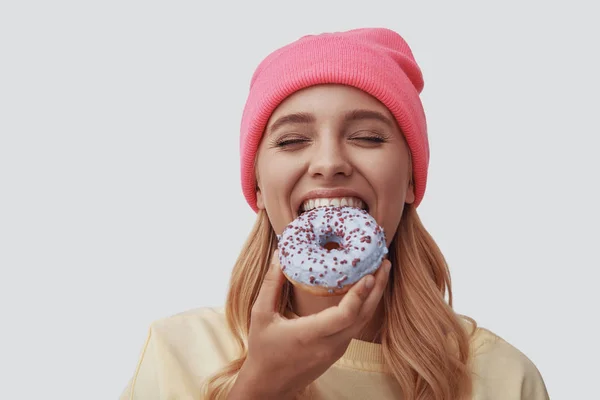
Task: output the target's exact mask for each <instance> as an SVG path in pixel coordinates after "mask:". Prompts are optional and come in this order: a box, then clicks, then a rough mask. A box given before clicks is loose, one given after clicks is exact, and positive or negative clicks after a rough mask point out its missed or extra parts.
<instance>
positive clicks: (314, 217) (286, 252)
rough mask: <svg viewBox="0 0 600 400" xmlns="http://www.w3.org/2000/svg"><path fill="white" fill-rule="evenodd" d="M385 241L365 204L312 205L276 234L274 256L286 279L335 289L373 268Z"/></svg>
mask: <svg viewBox="0 0 600 400" xmlns="http://www.w3.org/2000/svg"><path fill="white" fill-rule="evenodd" d="M385 243H386V241H385V234H384V231H383V228H381V227H380V226H379V225H378V224H377V222H376V221H375V219H374V218H373V217H372V216H371V215H370V214H369V213H367V212H366V211H365V210H362V209H360V208H354V207H347V206H343V207H333V206H328V207H317V208H314V209H312V210H310V211H307V212H305V213H304V214H302V215H300V216H299V217H298V218H296V219H295V220H294V221H292V222H291V223H290V224H289V225H288V226H287V227H286V228H285V229H284V231H283V233H282V234H281V235H279V236H278V248H279V261H280V264H281V266H282V270H283V271H284V274H285V275H286V276H287V277H288V279H291V280H294V281H297V282H299V283H302V284H306V285H310V286H320V287H323V288H325V289H332V288H338V289H340V288H342V287H343V286H345V285H350V284H353V283H355V282H357V281H358V280H359V279H360V278H362V277H363V276H364V275H366V274H370V273H373V272H375V270H377V268H378V267H379V265H380V264H381V261H382V259H383V258H384V256H385V255H386V254H387V253H388V249H387V247H386V246H385ZM328 266H330V267H331V271H332V272H334V274H329V275H328V274H327V269H328ZM330 292H331V290H330Z"/></svg>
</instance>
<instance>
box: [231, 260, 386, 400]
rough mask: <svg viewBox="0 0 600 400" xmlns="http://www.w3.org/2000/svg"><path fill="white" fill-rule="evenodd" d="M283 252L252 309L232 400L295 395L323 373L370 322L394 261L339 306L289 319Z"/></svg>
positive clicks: (354, 289) (363, 281) (364, 280)
mask: <svg viewBox="0 0 600 400" xmlns="http://www.w3.org/2000/svg"><path fill="white" fill-rule="evenodd" d="M277 253H278V252H277V251H276V252H275V254H274V255H273V257H272V259H271V260H272V261H271V267H270V268H269V271H268V272H267V275H266V276H265V279H264V281H263V284H262V287H261V290H260V292H259V294H258V297H257V299H256V302H255V304H254V306H253V308H252V315H251V323H250V334H249V339H248V356H247V358H246V361H245V363H244V365H243V366H242V368H241V370H240V372H239V376H238V379H237V381H236V383H235V385H234V387H233V389H232V391H231V392H230V396H229V399H237V398H244V399H251V398H260V399H288V398H289V399H291V398H293V397H294V396H295V395H296V394H297V393H298V392H299V391H301V390H302V389H303V388H304V387H306V386H307V385H308V384H310V383H311V382H312V381H314V380H315V379H317V378H318V377H319V376H320V375H322V374H323V373H324V372H325V371H327V369H328V368H329V367H330V366H331V365H332V364H333V363H334V362H335V361H336V360H338V359H339V358H340V357H341V356H342V355H343V354H344V352H345V351H346V349H347V347H348V344H349V343H350V341H351V339H352V338H353V337H354V336H356V335H357V334H358V333H359V332H360V330H361V329H362V328H363V327H364V326H365V325H366V324H367V323H368V322H369V321H370V319H371V318H372V316H373V314H374V312H375V309H376V308H377V305H378V304H379V301H380V299H381V296H382V294H383V290H384V288H385V286H386V284H387V280H388V276H389V269H390V262H389V261H388V260H387V259H386V260H384V261H383V262H382V264H381V266H382V267H383V268H378V269H377V272H376V273H375V276H373V275H366V276H365V277H363V278H362V279H361V280H360V281H359V282H358V283H356V284H355V285H353V286H352V288H350V290H349V291H348V292H347V293H346V294H345V295H344V297H343V298H342V300H341V302H340V303H339V305H337V306H334V307H330V308H327V309H325V310H323V311H321V312H319V313H317V314H313V315H309V316H306V317H300V318H296V319H291V320H290V319H286V318H285V317H283V316H282V315H281V314H279V313H278V312H277V310H276V302H277V299H278V297H279V296H280V293H281V288H282V286H283V284H284V282H285V279H286V278H285V276H284V275H283V273H282V271H281V267H280V265H279V257H278V254H277Z"/></svg>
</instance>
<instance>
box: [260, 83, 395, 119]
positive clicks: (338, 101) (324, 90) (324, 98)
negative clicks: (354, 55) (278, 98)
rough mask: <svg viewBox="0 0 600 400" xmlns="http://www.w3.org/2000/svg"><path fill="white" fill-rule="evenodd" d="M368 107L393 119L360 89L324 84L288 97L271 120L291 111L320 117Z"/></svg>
mask: <svg viewBox="0 0 600 400" xmlns="http://www.w3.org/2000/svg"><path fill="white" fill-rule="evenodd" d="M367 107H368V108H371V109H373V110H377V111H380V112H382V113H384V114H385V115H386V116H389V117H392V115H391V113H390V112H389V110H388V109H387V107H385V106H384V105H383V104H382V103H381V102H380V101H379V100H377V99H376V98H375V97H373V96H371V95H370V94H368V93H366V92H363V91H362V90H360V89H357V88H355V87H352V86H346V85H338V84H323V85H316V86H310V87H307V88H304V89H301V90H299V91H297V92H294V93H293V94H291V95H290V96H288V97H287V98H286V99H284V100H283V101H282V102H281V104H279V106H277V108H276V109H275V111H274V112H273V114H272V115H271V119H273V118H276V117H277V116H279V115H282V114H284V113H287V112H290V111H292V112H297V111H302V112H311V113H313V114H315V115H318V114H324V113H325V112H326V111H341V112H343V111H346V110H348V109H352V108H367Z"/></svg>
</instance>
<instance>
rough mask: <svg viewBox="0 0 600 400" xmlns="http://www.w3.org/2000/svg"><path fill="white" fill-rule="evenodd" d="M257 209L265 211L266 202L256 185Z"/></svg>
mask: <svg viewBox="0 0 600 400" xmlns="http://www.w3.org/2000/svg"><path fill="white" fill-rule="evenodd" d="M256 207H257V208H258V209H259V210H264V209H265V202H264V200H263V196H262V192H261V191H260V188H259V187H258V184H257V185H256Z"/></svg>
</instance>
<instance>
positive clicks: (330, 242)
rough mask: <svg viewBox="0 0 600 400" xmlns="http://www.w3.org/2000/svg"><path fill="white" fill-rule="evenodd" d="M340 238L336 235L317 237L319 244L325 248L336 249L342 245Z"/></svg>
mask: <svg viewBox="0 0 600 400" xmlns="http://www.w3.org/2000/svg"><path fill="white" fill-rule="evenodd" d="M341 239H342V238H340V237H339V236H336V235H331V234H329V235H324V236H322V237H320V238H319V245H320V246H321V247H323V248H324V249H327V250H338V249H340V248H341V247H342V243H341V242H342V240H341Z"/></svg>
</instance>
